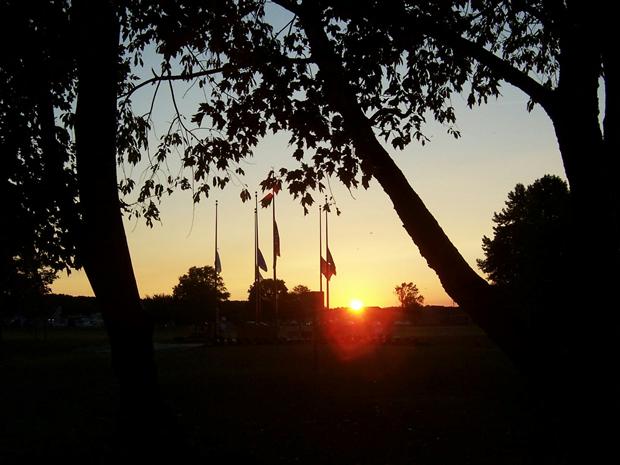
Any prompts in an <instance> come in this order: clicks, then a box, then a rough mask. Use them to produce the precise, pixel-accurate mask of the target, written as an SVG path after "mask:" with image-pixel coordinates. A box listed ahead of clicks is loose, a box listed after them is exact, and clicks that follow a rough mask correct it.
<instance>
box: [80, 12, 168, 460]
mask: <svg viewBox="0 0 620 465" xmlns="http://www.w3.org/2000/svg"><path fill="white" fill-rule="evenodd" d="M72 8H73V9H72V23H73V28H74V33H75V44H76V46H77V49H78V53H77V65H78V88H77V94H78V102H77V110H76V121H75V137H76V158H77V173H78V187H79V197H80V213H81V229H80V235H79V251H80V256H81V259H82V262H83V265H84V269H85V271H86V274H87V276H88V279H89V281H90V284H91V286H92V288H93V291H94V293H95V295H96V297H97V301H98V304H99V306H100V308H101V309H102V313H103V317H104V321H105V325H106V329H107V332H108V335H109V339H110V347H111V355H112V366H113V369H114V373H115V375H116V377H117V379H118V382H119V388H120V391H119V395H120V399H119V400H120V406H119V416H118V421H119V423H118V426H119V430H118V434H119V437H118V439H119V444H118V446H119V447H120V448H121V449H120V452H119V453H120V454H129V456H130V457H131V456H134V455H136V454H138V455H139V456H140V457H142V458H144V457H148V456H150V452H153V451H155V450H161V445H162V444H165V443H168V442H169V438H166V439H165V440H163V439H162V438H159V439H160V440H158V438H157V433H158V432H160V431H161V429H162V428H161V426H162V425H161V423H160V422H161V421H166V422H168V421H169V420H170V419H169V418H168V415H167V414H166V413H165V412H164V411H163V410H162V403H161V400H160V395H159V389H158V383H157V374H156V367H155V361H154V353H153V340H152V334H153V328H152V323H151V319H150V318H149V316H148V315H147V313H146V312H145V311H144V309H143V308H142V305H141V302H140V297H139V293H138V288H137V285H136V280H135V277H134V273H133V267H132V264H131V257H130V254H129V248H128V246H127V240H126V237H125V231H124V227H123V222H122V217H121V210H120V203H119V197H118V189H117V178H116V130H117V106H116V102H117V86H118V80H119V78H120V70H119V22H118V17H117V15H116V12H115V11H114V8H113V6H112V2H109V1H106V0H99V1H86V0H82V1H75V2H73V6H72ZM162 413H164V414H163V415H162ZM147 445H148V447H147ZM153 455H155V454H154V453H153Z"/></svg>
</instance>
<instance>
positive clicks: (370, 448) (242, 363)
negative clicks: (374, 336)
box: [0, 326, 536, 464]
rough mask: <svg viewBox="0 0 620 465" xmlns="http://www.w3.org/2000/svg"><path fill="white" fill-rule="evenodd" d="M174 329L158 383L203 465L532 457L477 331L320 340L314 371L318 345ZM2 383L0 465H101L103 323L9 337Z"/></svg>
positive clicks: (516, 405) (518, 388) (165, 337)
mask: <svg viewBox="0 0 620 465" xmlns="http://www.w3.org/2000/svg"><path fill="white" fill-rule="evenodd" d="M179 331H180V330H173V331H170V330H169V331H167V332H160V333H158V334H157V337H156V340H157V341H158V342H159V343H160V344H162V345H159V346H158V347H159V348H160V349H161V350H158V351H157V361H158V367H159V371H160V379H161V384H162V389H163V392H164V395H165V397H166V399H167V400H168V402H169V403H170V405H171V406H172V408H173V410H174V411H175V412H176V413H177V415H178V418H179V423H180V424H181V426H182V428H183V430H184V431H185V432H186V433H185V434H186V436H187V438H188V442H189V443H190V444H191V445H193V447H194V448H195V449H196V450H197V451H198V454H199V455H200V456H201V457H202V458H203V460H202V463H235V462H234V461H233V460H234V459H237V461H241V463H248V462H252V463H272V464H273V463H283V464H284V463H300V464H316V463H334V464H336V463H337V464H362V463H364V464H366V463H368V464H397V463H398V464H401V463H402V464H405V463H406V464H452V463H454V464H523V463H529V461H530V454H531V450H532V442H533V440H532V433H531V431H530V430H531V428H532V425H533V424H535V423H536V421H535V420H534V418H533V413H532V412H533V408H532V406H531V401H530V400H529V396H528V395H527V391H526V388H525V385H524V382H523V380H522V379H520V377H519V375H518V373H517V372H516V371H515V369H514V368H513V367H512V365H511V364H510V362H508V361H507V359H506V358H505V357H504V356H503V355H502V353H501V352H500V351H499V350H498V349H497V348H496V347H494V346H493V345H492V344H491V343H490V342H489V341H488V339H487V338H486V337H485V336H484V334H482V333H481V332H480V331H479V330H477V329H476V328H475V327H473V326H455V327H423V328H406V329H401V330H400V331H406V332H409V336H413V337H414V339H413V341H412V342H411V341H410V342H409V343H407V344H400V345H398V344H389V345H377V346H375V347H372V348H370V349H369V350H365V351H362V352H359V351H347V350H344V351H343V350H335V349H334V348H332V347H331V346H330V345H327V344H323V345H320V346H319V351H318V364H317V365H316V366H315V363H314V355H313V353H314V352H313V346H312V344H308V343H305V344H301V343H300V344H288V345H245V346H217V347H216V346H211V347H209V346H183V345H177V346H170V345H167V344H168V343H172V342H173V341H174V337H175V336H178V335H179ZM343 354H345V355H346V356H343ZM360 354H361V355H360ZM354 355H358V356H357V358H356V357H355V356H354ZM0 379H1V382H0V393H1V400H2V414H1V417H0V418H1V423H0V463H2V464H9V463H77V462H79V463H84V464H86V463H106V461H105V460H104V457H106V456H107V455H108V452H109V448H110V438H111V437H112V434H113V431H114V412H115V401H116V385H115V380H114V377H113V375H112V372H111V369H110V361H109V353H107V352H106V338H105V334H104V333H103V331H101V330H86V329H82V330H79V329H72V330H69V329H67V330H56V331H49V332H48V334H47V338H46V339H43V335H42V334H41V335H39V339H36V338H35V337H34V335H33V334H32V333H29V332H25V331H23V332H19V331H16V330H12V331H5V333H4V344H3V348H2V355H1V356H0Z"/></svg>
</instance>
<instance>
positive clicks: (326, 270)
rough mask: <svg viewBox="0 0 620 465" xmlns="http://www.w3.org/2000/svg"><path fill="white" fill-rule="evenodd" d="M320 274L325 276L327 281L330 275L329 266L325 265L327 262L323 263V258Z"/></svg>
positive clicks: (322, 259)
mask: <svg viewBox="0 0 620 465" xmlns="http://www.w3.org/2000/svg"><path fill="white" fill-rule="evenodd" d="M321 273H322V274H323V276H325V277H326V278H327V279H329V278H330V274H329V265H328V264H327V262H326V261H325V259H324V258H323V257H321Z"/></svg>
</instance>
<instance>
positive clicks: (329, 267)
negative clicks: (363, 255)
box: [325, 196, 332, 311]
mask: <svg viewBox="0 0 620 465" xmlns="http://www.w3.org/2000/svg"><path fill="white" fill-rule="evenodd" d="M325 205H326V206H327V196H325ZM328 212H329V207H327V208H325V250H326V253H325V257H326V260H327V276H326V277H325V278H326V279H325V290H326V295H325V301H326V304H325V308H326V309H327V310H328V311H329V278H331V271H332V270H331V263H329V258H327V254H328V253H329V226H328Z"/></svg>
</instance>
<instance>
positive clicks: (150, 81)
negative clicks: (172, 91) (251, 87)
mask: <svg viewBox="0 0 620 465" xmlns="http://www.w3.org/2000/svg"><path fill="white" fill-rule="evenodd" d="M223 70H224V67H219V68H213V69H207V70H204V71H199V72H197V73H190V74H170V75H168V76H158V75H157V74H155V72H154V71H153V75H154V77H152V78H151V79H147V80H146V81H142V82H141V83H140V84H138V85H137V86H135V87H134V88H132V89H131V90H130V91H129V92H126V93H124V94H123V95H121V96H120V98H129V97H130V96H131V95H132V94H133V93H134V92H135V91H137V90H138V89H141V88H142V87H145V86H148V85H149V84H154V83H156V82H157V83H158V82H161V81H191V80H192V79H195V78H198V77H202V76H210V75H212V74H217V73H221V72H222V71H223Z"/></svg>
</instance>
